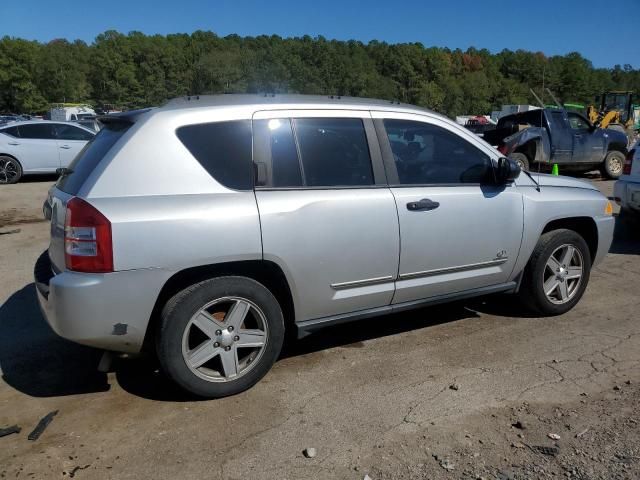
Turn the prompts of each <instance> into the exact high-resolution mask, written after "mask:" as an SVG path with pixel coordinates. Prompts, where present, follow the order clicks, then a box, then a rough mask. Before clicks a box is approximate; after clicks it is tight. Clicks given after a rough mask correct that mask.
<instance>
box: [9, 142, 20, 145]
mask: <svg viewBox="0 0 640 480" xmlns="http://www.w3.org/2000/svg"><path fill="white" fill-rule="evenodd" d="M9 145H20V144H19V143H18V142H9Z"/></svg>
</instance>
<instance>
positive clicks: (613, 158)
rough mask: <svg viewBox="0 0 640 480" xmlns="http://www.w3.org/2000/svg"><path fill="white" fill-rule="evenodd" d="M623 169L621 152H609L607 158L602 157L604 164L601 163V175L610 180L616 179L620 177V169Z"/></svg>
mask: <svg viewBox="0 0 640 480" xmlns="http://www.w3.org/2000/svg"><path fill="white" fill-rule="evenodd" d="M623 167H624V155H623V154H622V152H618V151H611V152H609V153H607V156H606V157H604V162H603V163H602V173H603V174H604V175H605V176H606V177H608V178H610V179H613V180H615V179H617V178H618V177H620V175H622V168H623Z"/></svg>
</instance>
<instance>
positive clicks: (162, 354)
mask: <svg viewBox="0 0 640 480" xmlns="http://www.w3.org/2000/svg"><path fill="white" fill-rule="evenodd" d="M225 297H241V298H243V299H246V300H249V301H250V302H251V303H253V304H254V305H255V306H257V307H258V308H259V309H260V310H261V312H262V313H263V314H264V318H265V320H266V322H265V323H266V325H265V330H267V339H266V343H265V345H264V347H263V349H262V353H261V354H260V356H259V357H258V358H257V359H256V360H255V362H254V364H252V365H251V368H250V369H248V371H247V372H245V373H244V374H242V375H239V376H238V378H237V379H227V380H225V381H218V382H216V381H212V380H206V379H203V378H201V377H200V376H198V375H197V374H196V373H194V372H193V371H192V369H191V368H190V367H189V366H188V365H187V362H186V360H185V357H184V356H183V335H184V333H185V329H186V328H187V327H188V325H189V323H190V321H191V319H192V317H194V315H196V313H198V312H199V311H200V310H201V309H202V308H203V307H204V306H205V305H207V304H208V303H210V302H212V301H215V300H216V299H221V298H225ZM222 321H224V320H222ZM238 332H240V329H238ZM284 333H285V329H284V319H283V316H282V310H281V308H280V305H279V304H278V301H277V300H276V298H275V297H274V296H273V294H272V293H271V292H270V291H269V290H268V289H267V288H265V287H264V286H263V285H262V284H260V283H258V282H256V281H254V280H252V279H249V278H246V277H219V278H213V279H210V280H205V281H203V282H200V283H197V284H195V285H192V286H191V287H189V288H187V289H185V290H183V291H181V292H179V293H178V294H176V295H175V296H174V297H172V298H171V299H170V300H169V301H168V302H167V304H166V305H165V307H164V308H163V310H162V313H161V325H160V328H159V329H158V332H157V336H156V349H157V353H158V359H159V360H160V365H161V366H162V368H163V370H164V372H165V373H166V374H167V375H168V376H169V377H170V378H171V379H172V380H173V381H174V382H176V383H177V384H178V385H179V386H180V387H182V388H183V389H184V390H186V391H187V392H190V393H192V394H194V395H197V396H199V397H203V398H220V397H225V396H228V395H234V394H236V393H240V392H242V391H244V390H247V389H248V388H250V387H252V386H253V385H255V384H256V383H257V382H258V381H259V380H260V379H261V378H262V377H264V376H265V375H266V374H267V372H268V371H269V370H270V369H271V367H272V366H273V364H274V363H275V361H276V360H277V359H278V355H279V354H280V350H281V348H282V343H283V340H284ZM207 341H208V340H207Z"/></svg>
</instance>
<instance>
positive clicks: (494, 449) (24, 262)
mask: <svg viewBox="0 0 640 480" xmlns="http://www.w3.org/2000/svg"><path fill="white" fill-rule="evenodd" d="M592 181H594V182H595V183H596V185H597V186H598V187H599V188H600V189H601V190H602V191H603V192H604V193H605V194H606V195H611V191H612V182H606V181H599V180H598V179H592ZM50 184H51V179H47V178H44V179H43V178H40V179H36V180H35V181H31V182H28V183H22V184H18V185H13V186H3V188H0V205H1V206H0V247H1V248H0V265H1V266H2V275H1V276H0V305H1V306H0V369H1V372H2V382H0V428H3V427H8V426H11V425H14V424H17V425H19V426H20V427H22V431H21V432H20V433H19V434H12V435H8V436H6V437H3V438H0V478H47V479H49V478H100V479H102V478H114V479H115V478H117V479H127V478H155V479H164V478H171V479H174V478H180V479H204V478H207V479H215V478H225V479H248V478H259V479H278V480H283V479H298V478H300V479H303V478H304V479H310V478H314V479H315V478H322V479H325V478H326V479H363V478H365V476H367V475H368V476H369V478H371V479H372V480H379V479H421V478H425V479H426V478H434V479H438V478H445V479H454V478H485V479H524V478H527V479H530V478H534V479H535V478H551V477H564V478H577V479H596V478H602V479H612V478H621V479H622V478H628V479H633V478H640V428H639V425H638V422H640V407H639V399H640V368H639V365H640V348H639V347H640V324H639V322H638V318H639V316H638V310H639V309H640V295H639V294H640V286H639V285H640V282H639V280H640V232H638V230H635V231H633V230H632V229H631V227H628V226H624V225H622V224H619V225H617V227H616V238H615V241H614V244H613V246H612V249H611V253H610V255H608V257H607V258H606V259H605V261H604V262H603V263H602V264H601V265H600V266H599V267H598V268H597V269H595V271H594V272H593V274H592V277H591V282H590V285H589V288H588V289H587V292H586V294H585V296H584V298H583V299H582V301H581V302H580V303H579V304H578V305H577V307H576V308H575V309H574V310H572V311H571V312H569V313H568V314H566V315H563V316H561V317H556V318H544V319H539V318H529V317H527V316H524V315H523V314H522V311H521V310H520V309H519V308H518V306H517V305H514V304H513V302H511V301H510V299H508V298H505V297H501V296H497V297H490V298H486V299H480V300H474V301H467V302H458V303H454V304H450V305H441V306H437V307H433V308H425V309H422V310H419V311H415V312H410V313H403V314H398V315H391V316H387V317H383V318H378V319H374V320H366V321H363V322H360V323H355V324H350V325H343V326H339V327H335V328H331V329H328V330H325V331H323V332H320V333H318V334H316V335H314V336H311V337H308V338H306V339H304V340H302V341H298V342H294V343H291V344H289V345H287V346H286V349H285V352H284V354H283V356H282V358H281V359H280V360H279V361H278V363H277V364H276V365H275V367H274V369H273V370H272V372H271V373H269V375H267V377H266V378H265V379H264V380H263V381H261V382H260V383H259V384H258V385H257V386H256V387H254V388H253V389H251V390H250V391H248V392H245V393H243V394H240V395H237V396H234V397H231V398H226V399H222V400H217V401H196V400H194V399H192V398H189V397H187V396H185V395H183V394H182V393H180V392H179V391H177V390H176V389H175V388H173V387H172V386H171V384H170V383H168V382H167V380H166V379H165V378H164V377H163V376H162V375H161V374H160V373H159V372H158V371H157V368H156V365H155V364H154V363H153V362H151V361H146V360H142V359H129V360H120V361H118V362H117V363H116V365H115V366H114V371H113V372H110V373H108V374H101V373H98V372H97V370H96V368H95V367H96V365H97V363H98V361H99V357H100V352H97V351H94V350H91V349H88V348H84V347H81V346H78V345H74V344H71V343H68V342H66V341H64V340H62V339H60V338H57V337H56V336H55V335H54V334H53V333H52V332H51V330H50V329H49V328H48V326H47V325H46V323H45V322H44V320H43V319H42V316H41V314H40V312H39V310H38V307H37V303H36V299H35V289H34V285H33V283H32V267H33V264H34V262H35V260H36V258H37V256H38V255H39V254H40V253H41V252H42V251H43V250H44V249H45V248H46V246H47V239H48V225H47V224H46V223H45V222H43V221H41V218H42V217H41V211H40V209H41V205H42V201H43V200H44V196H45V194H46V190H47V189H48V188H49V186H50ZM55 410H58V414H57V415H56V416H55V417H54V418H53V421H52V422H51V424H50V425H49V426H48V428H47V429H46V430H45V431H44V433H43V434H42V436H41V437H40V438H39V439H38V440H36V441H29V440H28V439H27V435H28V434H29V432H30V431H31V430H32V429H33V428H34V427H35V425H36V424H37V423H38V421H39V420H40V419H41V418H42V417H43V416H44V415H45V414H47V413H48V412H51V411H55ZM549 434H552V435H551V437H554V436H556V435H557V436H558V437H556V438H551V437H550V436H549ZM305 448H315V449H316V455H315V456H314V457H313V458H306V457H305V456H304V455H303V450H304V449H305Z"/></svg>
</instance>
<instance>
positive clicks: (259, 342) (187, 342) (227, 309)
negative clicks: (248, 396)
mask: <svg viewBox="0 0 640 480" xmlns="http://www.w3.org/2000/svg"><path fill="white" fill-rule="evenodd" d="M268 333H269V332H268V328H267V321H266V318H265V315H264V313H263V312H262V310H261V309H260V308H259V307H258V306H257V305H256V304H254V303H253V302H251V301H250V300H247V299H246V298H241V297H223V298H219V299H217V300H214V301H213V302H210V303H208V304H207V305H205V306H204V307H202V308H201V309H200V310H199V311H198V312H197V313H196V314H195V315H194V316H193V317H192V318H191V319H190V320H189V323H188V324H187V326H186V328H185V330H184V334H183V337H182V356H183V359H184V362H185V364H186V365H187V367H188V368H189V369H190V370H191V371H192V372H193V373H194V374H195V375H197V376H198V377H200V378H202V379H204V380H207V381H209V382H228V381H231V380H236V379H237V378H239V377H241V376H243V375H245V374H246V373H247V372H249V371H250V370H251V369H252V368H253V367H254V366H255V365H256V364H257V363H258V361H259V360H260V357H261V356H262V354H263V353H264V351H265V347H266V345H267V341H268Z"/></svg>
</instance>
